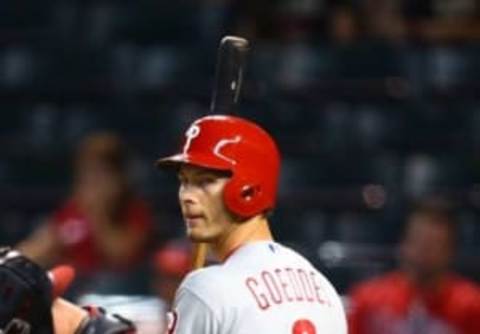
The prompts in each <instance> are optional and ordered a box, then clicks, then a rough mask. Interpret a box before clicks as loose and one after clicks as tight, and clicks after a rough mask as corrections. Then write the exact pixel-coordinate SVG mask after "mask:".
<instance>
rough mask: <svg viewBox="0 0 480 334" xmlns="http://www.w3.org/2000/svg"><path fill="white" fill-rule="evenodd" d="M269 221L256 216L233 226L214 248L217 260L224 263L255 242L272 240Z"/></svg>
mask: <svg viewBox="0 0 480 334" xmlns="http://www.w3.org/2000/svg"><path fill="white" fill-rule="evenodd" d="M272 239H273V237H272V233H271V231H270V227H269V226H268V221H267V219H266V218H265V217H264V216H255V217H253V218H251V219H249V220H247V221H245V222H243V223H240V224H234V225H232V228H231V230H230V231H229V232H228V233H226V234H225V237H223V238H220V239H219V240H218V241H217V242H216V243H215V244H213V246H212V250H213V251H214V252H215V254H216V256H217V258H218V259H219V260H221V261H224V260H225V259H226V258H227V257H228V256H229V255H231V254H232V253H233V252H234V251H235V250H236V249H237V248H239V247H241V246H243V245H245V244H248V243H252V242H255V241H267V240H272Z"/></svg>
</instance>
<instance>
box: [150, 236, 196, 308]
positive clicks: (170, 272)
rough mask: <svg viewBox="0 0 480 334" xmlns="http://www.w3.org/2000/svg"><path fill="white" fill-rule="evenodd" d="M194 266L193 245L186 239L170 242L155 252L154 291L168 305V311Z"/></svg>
mask: <svg viewBox="0 0 480 334" xmlns="http://www.w3.org/2000/svg"><path fill="white" fill-rule="evenodd" d="M192 265H193V262H192V245H191V243H190V242H189V241H188V240H186V239H175V240H170V241H168V242H167V243H166V244H165V245H164V246H162V247H161V248H160V249H158V250H157V251H156V252H155V254H154V257H153V283H152V285H153V287H152V290H153V291H154V293H155V295H156V296H158V297H159V298H160V299H161V300H163V301H164V302H165V303H166V305H167V309H168V308H169V307H170V305H171V304H172V302H173V299H174V297H175V292H176V291H177V288H178V286H179V285H180V283H181V282H182V280H183V278H184V277H185V275H187V274H188V273H189V272H190V271H191V270H192Z"/></svg>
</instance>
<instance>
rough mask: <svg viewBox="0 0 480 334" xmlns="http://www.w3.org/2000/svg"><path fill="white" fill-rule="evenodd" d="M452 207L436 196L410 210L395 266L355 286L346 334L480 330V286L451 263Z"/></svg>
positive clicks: (454, 235)
mask: <svg viewBox="0 0 480 334" xmlns="http://www.w3.org/2000/svg"><path fill="white" fill-rule="evenodd" d="M450 210H451V209H450V208H448V207H447V206H446V205H445V204H442V203H438V202H435V201H432V202H429V201H427V202H425V203H421V204H419V205H418V206H417V207H415V208H414V209H413V210H412V212H411V213H410V215H409V216H408V218H407V223H406V229H405V235H404V238H403V240H402V242H401V243H400V264H399V268H398V269H397V270H395V271H393V272H390V273H387V274H385V275H383V276H380V277H378V278H374V279H372V280H370V281H367V282H364V283H361V284H358V285H357V286H355V287H354V288H353V292H352V294H351V300H350V312H349V333H350V334H387V333H389V334H415V333H422V334H443V333H445V334H447V333H448V334H454V333H458V334H474V333H480V287H479V286H478V285H477V284H475V283H473V282H471V281H469V280H467V279H465V278H463V277H461V276H459V275H457V274H455V273H454V272H453V271H452V268H451V264H452V260H453V258H454V255H455V248H456V242H457V236H458V233H457V230H456V229H457V226H456V224H457V223H456V221H455V218H454V216H453V214H452V212H451V211H450Z"/></svg>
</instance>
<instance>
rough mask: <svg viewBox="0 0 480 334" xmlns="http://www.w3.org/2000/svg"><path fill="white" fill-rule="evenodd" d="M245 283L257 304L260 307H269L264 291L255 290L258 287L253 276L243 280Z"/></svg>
mask: <svg viewBox="0 0 480 334" xmlns="http://www.w3.org/2000/svg"><path fill="white" fill-rule="evenodd" d="M245 284H246V285H247V288H248V290H250V292H251V293H252V295H253V298H255V301H256V302H257V305H258V307H259V308H260V309H262V310H266V309H267V308H269V307H270V303H269V302H268V299H267V297H266V296H265V294H264V293H261V292H260V291H258V293H257V291H255V288H257V287H258V282H257V280H256V279H255V278H253V277H249V278H247V280H246V281H245Z"/></svg>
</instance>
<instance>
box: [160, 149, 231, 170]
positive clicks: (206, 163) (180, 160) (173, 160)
mask: <svg viewBox="0 0 480 334" xmlns="http://www.w3.org/2000/svg"><path fill="white" fill-rule="evenodd" d="M182 165H191V166H196V167H201V168H206V169H213V170H219V171H231V170H232V166H231V164H230V163H229V162H227V161H224V160H222V159H220V158H214V157H212V156H206V155H199V154H197V155H195V156H192V155H188V154H183V153H180V154H175V155H172V156H168V157H165V158H160V159H158V160H157V161H156V162H155V166H156V167H157V168H158V169H175V170H178V169H179V168H180V167H181V166H182Z"/></svg>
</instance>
